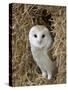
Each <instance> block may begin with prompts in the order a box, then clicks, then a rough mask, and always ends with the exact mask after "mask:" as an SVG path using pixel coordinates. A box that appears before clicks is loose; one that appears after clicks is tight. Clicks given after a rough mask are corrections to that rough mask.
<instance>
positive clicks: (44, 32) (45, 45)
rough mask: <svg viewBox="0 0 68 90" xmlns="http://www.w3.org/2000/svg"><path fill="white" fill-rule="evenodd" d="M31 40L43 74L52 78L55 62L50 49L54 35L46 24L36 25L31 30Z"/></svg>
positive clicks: (35, 58)
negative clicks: (49, 51)
mask: <svg viewBox="0 0 68 90" xmlns="http://www.w3.org/2000/svg"><path fill="white" fill-rule="evenodd" d="M29 42H30V46H31V52H32V56H33V58H34V61H35V62H36V63H37V65H38V66H39V68H40V70H41V72H42V76H43V77H44V78H46V76H47V78H48V80H50V79H52V76H53V72H54V70H55V67H56V66H55V63H53V62H52V61H51V59H50V58H49V56H48V49H49V48H50V46H51V45H52V42H53V40H52V37H51V35H50V31H49V29H48V28H47V27H46V26H43V25H35V26H33V27H32V28H31V29H30V31H29Z"/></svg>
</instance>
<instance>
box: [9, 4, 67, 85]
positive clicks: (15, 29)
mask: <svg viewBox="0 0 68 90" xmlns="http://www.w3.org/2000/svg"><path fill="white" fill-rule="evenodd" d="M42 10H44V13H45V14H46V12H45V10H47V13H51V17H52V21H53V22H52V24H51V27H50V26H49V28H51V31H50V32H51V33H52V35H53V39H54V42H53V46H52V47H51V49H50V51H49V52H51V58H52V59H53V60H56V64H57V65H58V73H57V74H56V75H55V78H53V80H47V79H45V78H43V77H42V76H41V71H40V69H39V67H38V66H37V65H36V63H35V62H34V60H33V58H32V54H31V51H30V44H29V40H28V34H29V30H30V28H31V27H32V26H33V24H34V22H35V24H39V23H40V24H43V25H46V23H45V22H44V20H43V19H41V18H40V16H39V15H41V12H42ZM34 13H35V15H37V16H35V15H34ZM33 19H34V21H33ZM10 28H11V29H12V86H26V85H28V86H31V85H45V84H61V83H65V82H66V8H65V7H61V6H58V7H57V6H43V5H26V4H12V26H10Z"/></svg>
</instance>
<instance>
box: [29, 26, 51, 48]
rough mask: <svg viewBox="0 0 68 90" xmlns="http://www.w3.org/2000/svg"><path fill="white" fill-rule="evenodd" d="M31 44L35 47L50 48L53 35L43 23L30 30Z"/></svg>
mask: <svg viewBox="0 0 68 90" xmlns="http://www.w3.org/2000/svg"><path fill="white" fill-rule="evenodd" d="M29 41H30V45H31V46H32V47H35V48H43V47H45V48H46V49H48V48H49V47H50V46H51V44H52V37H51V35H50V31H49V30H48V28H47V27H45V26H43V25H35V26H33V27H32V28H31V29H30V32H29Z"/></svg>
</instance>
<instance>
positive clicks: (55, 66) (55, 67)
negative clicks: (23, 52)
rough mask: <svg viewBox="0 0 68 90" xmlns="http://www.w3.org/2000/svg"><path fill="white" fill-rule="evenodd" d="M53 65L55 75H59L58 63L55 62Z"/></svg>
mask: <svg viewBox="0 0 68 90" xmlns="http://www.w3.org/2000/svg"><path fill="white" fill-rule="evenodd" d="M53 64H54V74H57V72H58V66H57V64H56V61H54V62H53Z"/></svg>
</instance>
